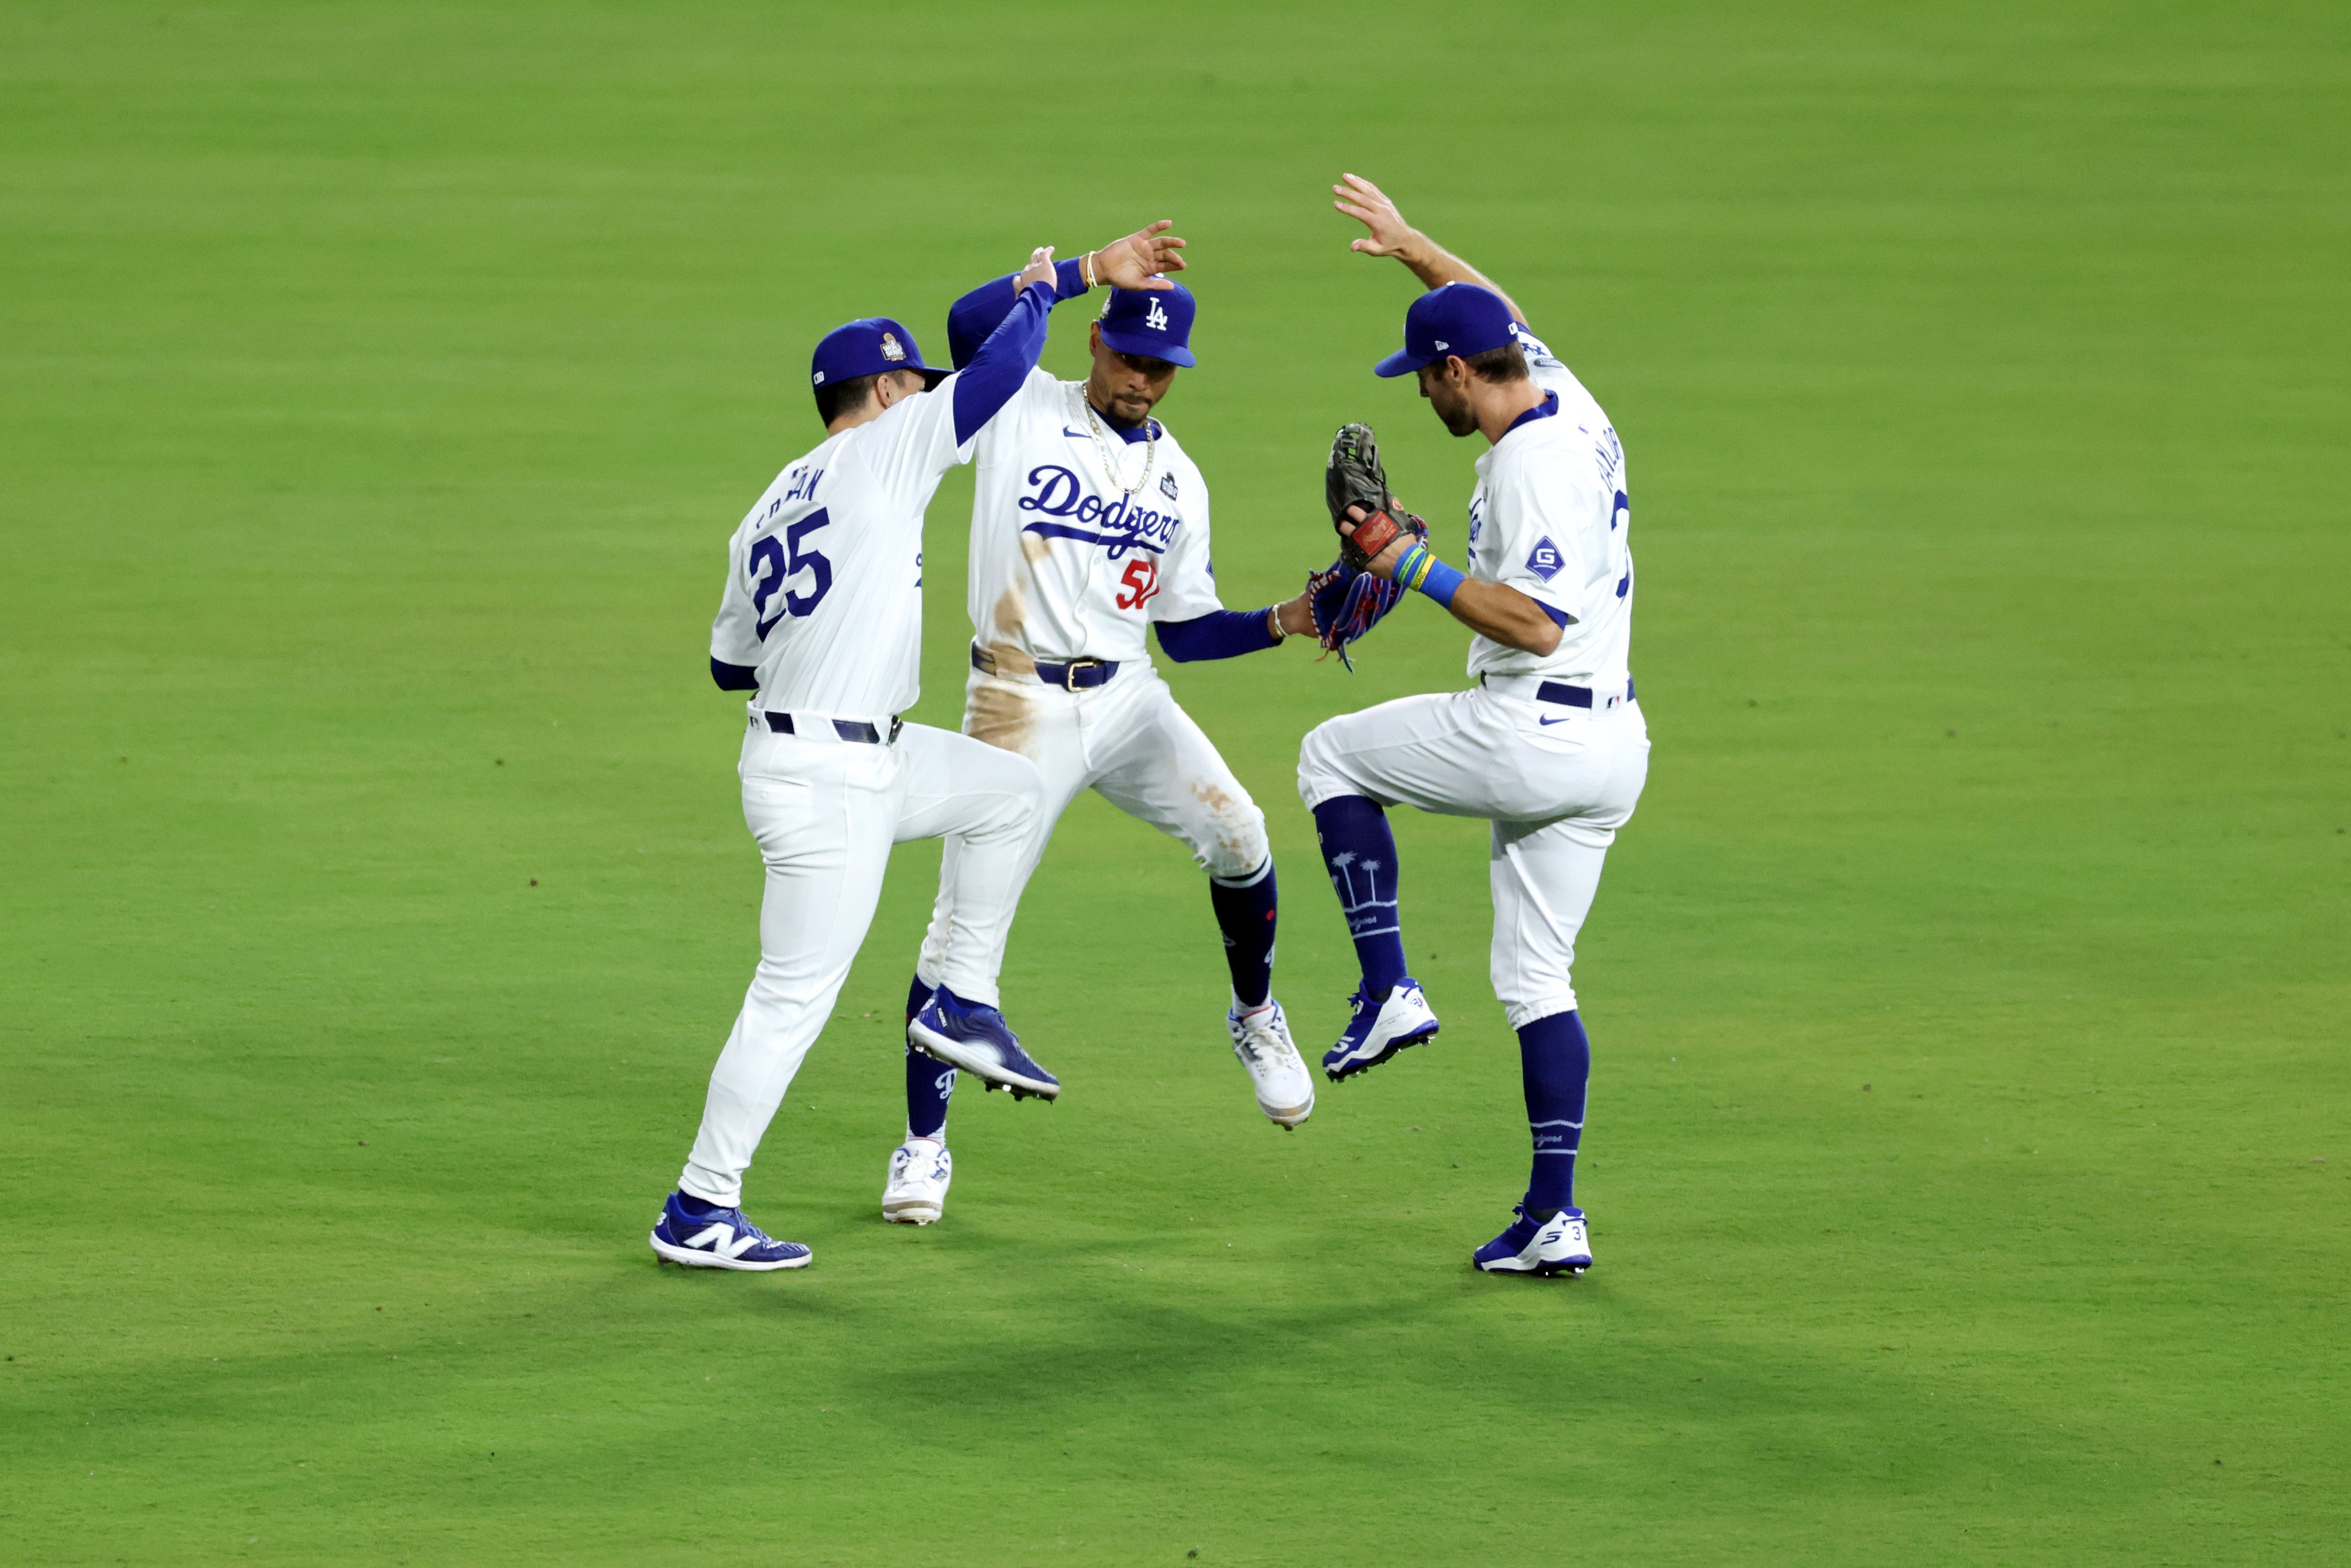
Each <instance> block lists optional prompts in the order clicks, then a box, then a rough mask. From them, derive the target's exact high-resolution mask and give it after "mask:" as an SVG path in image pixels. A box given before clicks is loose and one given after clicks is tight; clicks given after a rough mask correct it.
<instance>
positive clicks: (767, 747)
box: [652, 223, 1183, 1270]
mask: <svg viewBox="0 0 2351 1568" xmlns="http://www.w3.org/2000/svg"><path fill="white" fill-rule="evenodd" d="M1168 226H1169V225H1167V224H1165V223H1158V224H1154V225H1151V226H1149V227H1147V228H1144V229H1143V230H1141V231H1139V232H1137V233H1135V234H1134V235H1128V236H1127V237H1126V238H1125V239H1123V240H1121V241H1118V242H1117V243H1116V244H1114V245H1112V246H1106V247H1105V248H1104V249H1103V250H1102V252H1100V253H1098V254H1097V256H1096V257H1095V263H1094V265H1095V267H1096V268H1097V270H1098V271H1101V272H1102V273H1104V274H1105V275H1107V276H1110V277H1116V278H1118V279H1120V280H1121V281H1122V282H1125V283H1129V284H1131V285H1133V286H1134V287H1137V288H1138V289H1143V290H1146V291H1147V290H1151V289H1154V288H1157V289H1162V290H1164V289H1165V288H1168V287H1172V286H1171V285H1168V284H1166V283H1165V281H1159V280H1155V279H1154V277H1153V275H1155V274H1156V273H1160V272H1163V271H1166V270H1173V269H1180V268H1181V267H1182V266H1183V261H1182V259H1181V257H1180V256H1178V254H1177V247H1179V246H1182V244H1183V241H1181V240H1179V239H1175V238H1173V237H1169V236H1167V235H1165V230H1166V229H1167V228H1168ZM1054 277H1055V274H1054V269H1053V266H1052V252H1051V251H1050V248H1048V249H1040V250H1039V251H1038V252H1037V253H1036V254H1035V256H1032V257H1031V258H1030V262H1029V266H1028V267H1026V268H1024V269H1023V270H1022V271H1020V272H1019V273H1018V274H1017V275H1015V277H1014V278H1013V280H1012V292H1013V296H1014V298H1013V299H1012V300H1011V302H1010V303H1009V305H1008V309H1007V311H1006V313H1005V316H1004V319H1003V321H1002V322H1001V324H1000V325H998V327H997V328H996V329H995V330H994V331H993V332H992V333H991V334H990V335H989V337H988V339H987V342H986V343H985V344H983V345H982V346H981V347H980V348H979V349H978V350H977V352H975V353H974V354H973V355H972V357H971V361H970V363H969V364H968V365H967V366H966V367H965V368H963V369H962V370H961V371H958V372H956V373H953V374H950V373H949V372H947V371H942V370H936V369H934V368H933V367H931V366H928V365H925V363H924V362H923V356H922V352H921V350H919V349H918V348H916V346H915V343H914V334H913V333H911V332H909V331H907V330H906V329H905V328H904V327H902V326H900V325H899V324H898V323H897V322H895V321H893V320H890V319H886V318H871V319H863V320H858V321H852V322H850V323H849V324H848V325H846V326H843V327H840V328H837V329H834V330H833V331H832V332H831V333H829V334H827V335H826V337H825V338H824V340H823V341H821V342H820V343H819V344H818V345H817V348H816V356H815V361H814V363H813V365H812V366H811V370H810V380H811V382H812V383H813V384H814V387H815V390H816V403H817V413H818V416H819V417H820V418H821V419H822V420H823V421H824V425H825V439H824V440H823V441H822V442H821V443H820V444H818V445H817V446H816V448H815V449H814V450H812V451H811V452H810V453H809V454H808V455H806V456H805V457H802V458H800V459H799V460H798V461H797V462H794V463H792V464H790V465H787V466H786V467H785V469H784V471H783V472H782V473H781V474H779V475H778V476H776V480H775V482H774V483H773V484H771V485H769V486H768V489H767V492H766V493H765V494H764V495H762V496H761V497H759V500H758V504H757V505H756V506H754V507H752V508H751V511H750V513H749V515H748V516H747V517H745V518H744V519H743V522H742V525H741V526H740V527H739V528H737V529H736V530H735V537H734V539H733V542H732V543H731V544H730V546H729V547H728V555H727V573H726V591H725V593H724V594H723V595H722V597H721V599H720V601H719V607H718V618H717V620H716V623H715V624H714V625H713V626H712V628H711V633H710V668H711V674H712V676H713V678H714V679H716V681H717V683H718V685H720V686H721V687H722V688H724V689H729V690H750V691H752V692H753V694H754V695H753V696H752V698H751V701H750V705H749V715H748V723H747V728H746V733H745V736H744V738H743V755H742V762H741V766H740V769H739V771H740V773H741V775H742V779H743V817H744V821H746V822H747V824H748V825H749V827H750V830H751V836H752V837H753V839H755V840H756V841H758V845H759V852H760V855H761V857H762V859H764V860H765V862H767V890H766V894H765V897H764V899H763V900H762V902H761V905H760V911H759V965H758V970H757V972H756V973H755V974H754V975H753V977H752V980H751V985H750V988H749V990H748V992H747V994H746V995H745V997H744V998H743V1009H742V1011H741V1013H740V1014H739V1015H738V1016H737V1018H736V1020H735V1029H734V1032H733V1033H732V1034H730V1035H729V1036H728V1037H727V1040H726V1050H725V1051H722V1052H721V1053H720V1055H719V1058H718V1065H717V1067H716V1069H715V1070H714V1071H712V1073H711V1075H710V1092H709V1097H708V1100H707V1102H706V1103H705V1107H704V1110H703V1116H702V1128H701V1131H700V1133H699V1134H697V1135H696V1136H695V1142H694V1150H693V1153H692V1154H691V1155H688V1157H687V1159H686V1163H685V1169H684V1174H683V1175H681V1176H679V1178H678V1186H677V1190H676V1191H675V1192H674V1193H672V1194H671V1195H670V1197H669V1200H668V1201H667V1202H666V1203H665V1204H664V1206H663V1209H662V1214H661V1218H660V1219H659V1220H658V1221H657V1222H656V1224H655V1225H654V1227H653V1236H652V1243H653V1251H654V1253H655V1254H657V1255H658V1256H659V1257H661V1258H663V1259H665V1260H669V1261H672V1262H676V1263H684V1264H689V1265H693V1266H695V1267H700V1268H713V1269H741V1270H774V1269H797V1268H799V1267H801V1266H803V1265H805V1264H806V1263H807V1262H808V1261H809V1257H810V1252H809V1249H808V1248H806V1247H804V1246H802V1245H800V1244H799V1243H798V1242H794V1241H778V1240H776V1239H773V1238H771V1237H769V1236H768V1234H767V1233H766V1232H765V1231H763V1230H761V1229H760V1228H758V1226H756V1225H754V1224H752V1223H751V1222H750V1220H748V1219H747V1218H745V1217H744V1214H743V1210H742V1207H741V1200H742V1183H743V1173H744V1172H745V1170H747V1168H749V1166H750V1164H751V1156H752V1153H753V1151H754V1150H756V1149H757V1148H758V1144H759V1139H760V1137H761V1135H762V1134H764V1133H765V1132H766V1131H767V1127H768V1121H769V1120H770V1119H771V1118H772V1117H773V1116H774V1115H775V1113H776V1109H777V1107H778V1105H779V1104H781V1103H782V1102H783V1097H784V1091H785V1089H786V1088H787V1087H788V1086H789V1084H790V1082H791V1081H792V1075H793V1074H794V1073H795V1072H796V1071H799V1064H800V1061H801V1059H802V1058H803V1057H805V1056H806V1055H807V1054H808V1051H809V1047H810V1044H812V1043H813V1042H814V1041H815V1040H816V1037H817V1034H818V1032H819V1031H820V1030H821V1029H822V1027H823V1024H824V1020H825V1019H827V1018H828V1017H830V1016H831V1011H832V1006H833V1000H834V998H836V997H837V996H838V995H839V994H840V992H841V982H842V980H843V979H844V978H846V977H847V976H848V973H849V966H850V961H851V960H852V958H854V957H855V956H856V955H857V949H858V947H859V946H860V945H861V944H862V942H863V941H864V938H865V931H866V927H867V926H868V925H870V924H871V922H872V917H873V908H874V904H875V902H876V900H877V899H878V898H879V896H880V894H881V889H882V873H883V868H884V866H885V864H886V862H888V860H889V856H890V846H891V845H892V844H893V842H899V841H904V840H907V839H914V838H935V837H938V836H940V835H942V834H946V833H954V834H956V835H957V836H958V839H959V841H960V842H961V843H962V845H963V849H964V852H963V853H962V855H961V856H960V857H959V858H958V860H957V863H956V876H955V879H954V884H953V886H951V887H950V888H948V889H947V891H946V894H944V895H943V897H942V900H941V903H942V906H943V908H944V909H945V911H946V916H945V918H946V922H947V924H948V925H949V926H950V927H951V928H952V929H953V930H954V931H955V932H956V942H955V943H954V944H953V946H954V947H955V952H954V953H952V954H951V955H949V956H947V957H946V958H945V959H943V960H942V964H941V967H940V968H939V969H938V970H937V971H936V972H937V974H938V976H939V978H940V980H941V982H942V983H943V984H952V985H953V986H955V987H956V988H957V989H958V991H959V992H960V994H962V995H963V996H965V997H966V998H968V999H969V1002H970V1007H969V1009H967V1011H966V1013H965V1014H964V1015H963V1017H962V1018H961V1019H959V1020H958V1027H957V1028H956V1030H955V1031H954V1033H953V1036H952V1038H949V1039H946V1040H944V1043H943V1045H942V1047H941V1048H942V1049H946V1050H949V1051H953V1052H954V1053H955V1059H956V1061H957V1062H958V1063H959V1064H960V1065H962V1066H966V1067H969V1068H971V1069H972V1070H973V1071H977V1072H978V1073H980V1075H981V1076H982V1077H983V1078H986V1079H987V1080H988V1081H990V1082H998V1083H1003V1084H1007V1085H1012V1086H1019V1087H1021V1088H1023V1089H1024V1090H1025V1091H1027V1092H1039V1093H1045V1094H1048V1095H1050V1092H1052V1089H1053V1088H1054V1087H1055V1085H1054V1082H1053V1079H1052V1075H1051V1074H1050V1073H1049V1072H1047V1071H1044V1069H1043V1068H1041V1067H1040V1066H1038V1064H1037V1063H1036V1062H1035V1061H1033V1060H1031V1059H1030V1058H1029V1056H1028V1055H1027V1054H1026V1053H1025V1052H1024V1051H1021V1049H1020V1046H1019V1040H1018V1039H1017V1038H1016V1037H1015V1036H1014V1035H1013V1033H1012V1031H1011V1030H1009V1029H1008V1028H1007V1027H1006V1025H1005V1023H1004V1019H1003V1015H1002V1014H1001V1013H1000V1012H998V1007H997V1004H998V998H997V992H996V986H995V975H994V971H993V970H991V969H984V968H981V967H977V966H974V965H969V964H966V963H965V962H963V960H962V954H963V953H964V952H966V951H969V952H972V953H986V952H987V951H989V950H990V949H991V947H992V946H999V945H1001V943H1002V941H1003V932H1004V928H1005V927H1006V926H1007V925H1009V924H1010V923H1011V919H1012V912H1013V908H1014V905H1015V902H1016V899H1017V896H1018V894H1019V876H1020V873H1021V872H1022V869H1023V864H1024V859H1023V857H1024V856H1025V855H1026V853H1027V846H1028V842H1029V824H1030V822H1031V821H1033V820H1034V818H1035V816H1036V813H1037V810H1038V805H1039V802H1040V799H1041V796H1042V792H1043V781H1042V780H1041V779H1040V778H1039V777H1038V774H1037V770H1036V769H1035V768H1033V767H1032V766H1030V765H1029V763H1028V762H1027V761H1025V760H1023V759H1022V758H1019V757H1016V756H1013V755H1011V754H1009V753H1008V752H1005V751H1001V750H998V749H997V748H995V747H987V746H983V745H981V744H980V743H979V742H977V741H975V740H969V739H967V738H966V737H962V736H959V735H952V734H949V733H947V732H946V731H945V730H938V729H931V728H927V727H924V726H921V725H908V724H903V723H901V722H900V720H899V718H898V717H897V716H898V714H900V713H901V712H902V711H904V709H905V708H907V707H909V706H912V705H913V704H914V698H915V695H916V677H917V674H918V671H919V668H920V659H919V655H920V652H921V647H922V607H923V598H922V591H921V585H922V545H923V537H922V530H923V512H924V508H925V507H927V506H928V505H929V504H930V499H931V496H932V494H933V493H934V492H935V490H936V489H937V488H938V484H939V480H940V479H941V477H943V476H945V475H946V471H947V469H949V468H950V467H953V466H954V465H956V464H958V463H967V462H969V461H970V460H971V454H972V450H973V444H974V443H975V442H976V441H977V439H978V436H979V434H980V432H981V431H982V430H983V429H984V428H985V427H986V426H987V423H988V422H989V421H990V420H991V419H993V418H995V417H997V414H998V411H999V410H1000V409H1002V408H1003V406H1004V405H1005V403H1006V402H1007V401H1008V399H1009V398H1011V397H1012V396H1013V394H1014V393H1015V392H1018V391H1019V389H1020V387H1021V386H1022V384H1023V382H1024V381H1025V379H1026V377H1027V376H1028V373H1029V371H1031V370H1033V369H1035V368H1036V364H1037V356H1038V354H1039V353H1040V351H1041V350H1043V348H1044V344H1045V319H1046V314H1047V312H1048V311H1050V309H1051V308H1052V305H1053V302H1054V299H1055V298H1056V291H1055V287H1054Z"/></svg>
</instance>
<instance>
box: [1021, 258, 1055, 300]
mask: <svg viewBox="0 0 2351 1568" xmlns="http://www.w3.org/2000/svg"><path fill="white" fill-rule="evenodd" d="M1052 282H1053V247H1052V246H1050V245H1040V246H1038V247H1037V248H1036V249H1035V250H1033V251H1031V252H1029V265H1028V266H1026V267H1022V268H1021V269H1020V272H1019V276H1018V277H1015V278H1013V280H1012V294H1013V298H1019V296H1020V294H1021V292H1022V291H1023V290H1025V289H1026V288H1027V287H1029V285H1030V284H1032V283H1042V284H1044V285H1046V286H1047V287H1051V286H1052Z"/></svg>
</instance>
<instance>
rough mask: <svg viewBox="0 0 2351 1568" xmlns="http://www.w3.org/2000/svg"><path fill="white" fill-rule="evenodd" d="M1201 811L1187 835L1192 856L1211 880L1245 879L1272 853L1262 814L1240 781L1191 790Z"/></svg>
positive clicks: (1201, 784) (1205, 784) (1209, 781)
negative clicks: (1224, 878)
mask: <svg viewBox="0 0 2351 1568" xmlns="http://www.w3.org/2000/svg"><path fill="white" fill-rule="evenodd" d="M1191 792H1192V799H1193V800H1194V801H1195V802H1196V803H1197V805H1198V806H1199V807H1200V808H1201V810H1200V811H1199V812H1198V814H1197V815H1196V816H1195V817H1194V819H1193V822H1192V827H1191V831H1190V832H1189V833H1188V834H1187V835H1186V836H1187V837H1188V838H1189V839H1190V840H1191V843H1192V853H1193V856H1194V858H1195V859H1196V860H1197V861H1198V862H1200V865H1201V868H1202V869H1203V870H1205V871H1206V872H1207V873H1208V874H1209V875H1210V876H1217V877H1226V878H1234V877H1245V876H1247V875H1249V873H1251V872H1253V871H1255V870H1257V869H1258V868H1259V866H1261V865H1263V864H1265V862H1266V860H1267V858H1268V857H1269V856H1270V855H1271V854H1272V853H1273V849H1272V845H1271V844H1270V842H1269V841H1268V840H1267V838H1266V836H1265V812H1264V811H1263V810H1260V809H1259V806H1258V803H1257V802H1256V801H1255V800H1250V799H1249V791H1248V790H1246V789H1242V788H1241V786H1240V781H1239V780H1238V779H1233V778H1230V777H1227V778H1223V779H1213V780H1212V779H1202V780H1200V781H1199V782H1197V783H1196V784H1194V785H1193V786H1192V791H1191Z"/></svg>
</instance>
